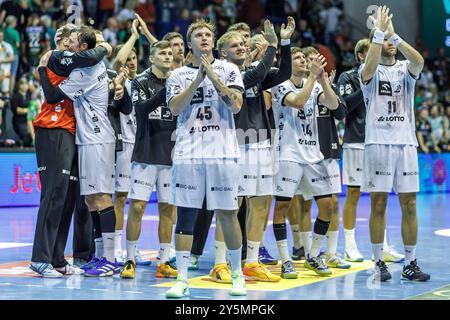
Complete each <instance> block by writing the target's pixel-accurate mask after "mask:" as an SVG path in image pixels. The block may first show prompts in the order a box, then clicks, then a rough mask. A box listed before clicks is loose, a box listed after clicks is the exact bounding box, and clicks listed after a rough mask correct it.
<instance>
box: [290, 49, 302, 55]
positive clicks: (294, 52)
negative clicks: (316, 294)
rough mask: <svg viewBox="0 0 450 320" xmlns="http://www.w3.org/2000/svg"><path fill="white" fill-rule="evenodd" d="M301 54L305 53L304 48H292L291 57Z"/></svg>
mask: <svg viewBox="0 0 450 320" xmlns="http://www.w3.org/2000/svg"><path fill="white" fill-rule="evenodd" d="M299 52H301V53H303V50H302V48H300V47H292V48H291V56H294V54H296V53H299Z"/></svg>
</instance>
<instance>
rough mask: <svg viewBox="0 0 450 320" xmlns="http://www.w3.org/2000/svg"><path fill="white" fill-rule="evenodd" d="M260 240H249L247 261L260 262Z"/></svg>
mask: <svg viewBox="0 0 450 320" xmlns="http://www.w3.org/2000/svg"><path fill="white" fill-rule="evenodd" d="M258 256H259V242H257V241H251V240H247V261H246V263H253V262H258Z"/></svg>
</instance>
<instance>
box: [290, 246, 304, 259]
mask: <svg viewBox="0 0 450 320" xmlns="http://www.w3.org/2000/svg"><path fill="white" fill-rule="evenodd" d="M302 259H305V247H300V248H299V249H297V248H295V247H292V260H294V261H300V260H302Z"/></svg>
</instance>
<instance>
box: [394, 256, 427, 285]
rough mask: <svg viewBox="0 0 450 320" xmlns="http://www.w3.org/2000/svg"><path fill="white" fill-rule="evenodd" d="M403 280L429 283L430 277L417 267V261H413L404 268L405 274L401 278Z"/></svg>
mask: <svg viewBox="0 0 450 320" xmlns="http://www.w3.org/2000/svg"><path fill="white" fill-rule="evenodd" d="M401 278H402V280H411V281H428V280H430V278H431V277H430V275H429V274H428V273H425V272H422V270H420V268H419V266H418V265H417V260H413V261H411V262H410V263H409V265H407V266H404V267H403V272H402V276H401Z"/></svg>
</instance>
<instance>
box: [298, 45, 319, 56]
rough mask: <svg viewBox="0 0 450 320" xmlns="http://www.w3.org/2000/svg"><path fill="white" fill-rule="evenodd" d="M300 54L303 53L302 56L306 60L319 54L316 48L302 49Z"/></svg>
mask: <svg viewBox="0 0 450 320" xmlns="http://www.w3.org/2000/svg"><path fill="white" fill-rule="evenodd" d="M302 52H303V54H304V55H305V57H306V58H308V57H309V56H310V55H313V54H318V53H319V51H318V50H317V49H316V48H314V47H306V48H303V50H302Z"/></svg>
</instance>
